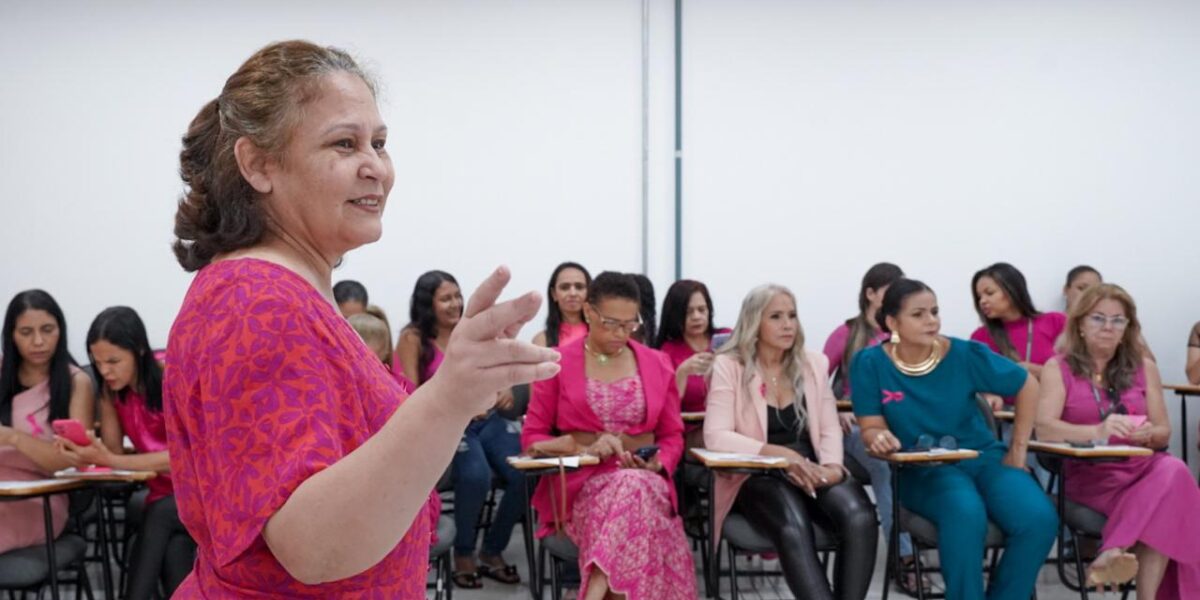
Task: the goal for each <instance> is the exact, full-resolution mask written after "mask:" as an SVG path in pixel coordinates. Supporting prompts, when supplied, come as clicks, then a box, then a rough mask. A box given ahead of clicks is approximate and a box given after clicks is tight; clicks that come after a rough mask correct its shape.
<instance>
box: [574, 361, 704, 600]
mask: <svg viewBox="0 0 1200 600" xmlns="http://www.w3.org/2000/svg"><path fill="white" fill-rule="evenodd" d="M587 400H588V406H589V407H591V409H592V411H593V412H595V413H596V416H597V417H599V418H600V421H601V422H602V423H603V424H604V430H605V431H607V432H610V433H621V432H623V431H625V430H627V429H630V428H632V427H636V426H637V425H639V424H640V423H642V421H644V420H645V419H646V400H645V397H644V396H643V394H642V380H641V378H639V377H636V376H634V377H627V378H624V379H620V380H617V381H613V382H601V381H596V380H594V379H588V380H587ZM670 485H671V484H670V482H669V480H667V479H666V478H664V477H663V476H662V475H661V474H658V473H652V472H650V471H647V470H644V469H616V470H613V471H609V472H606V473H602V474H598V475H595V476H594V477H592V478H590V479H588V481H587V483H585V484H584V485H583V489H582V490H581V491H580V493H579V496H578V497H577V498H576V499H575V506H574V507H573V512H572V516H571V521H569V522H568V524H567V534H568V535H569V536H570V537H571V539H572V540H574V541H575V543H576V544H577V545H578V546H579V565H580V573H581V574H582V580H581V583H580V589H581V590H585V589H587V584H588V579H589V577H590V576H591V573H592V569H593V568H597V567H598V568H599V569H601V570H602V571H604V572H605V573H606V574H607V575H608V580H609V587H610V588H611V589H612V590H613V591H614V592H616V593H618V594H625V597H626V598H627V599H628V600H669V599H672V598H679V599H684V598H686V599H689V600H690V599H694V598H696V575H695V567H694V566H693V563H692V555H691V553H690V552H688V544H687V538H686V537H684V534H683V523H682V521H680V519H679V517H678V516H677V515H676V514H675V511H674V509H673V508H672V506H671V489H670Z"/></svg>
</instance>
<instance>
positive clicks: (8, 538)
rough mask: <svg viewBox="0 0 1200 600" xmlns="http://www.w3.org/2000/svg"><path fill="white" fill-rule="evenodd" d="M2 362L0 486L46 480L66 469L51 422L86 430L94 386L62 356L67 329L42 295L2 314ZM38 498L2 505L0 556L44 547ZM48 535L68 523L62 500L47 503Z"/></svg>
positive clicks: (32, 293) (27, 295) (29, 295)
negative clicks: (66, 421)
mask: <svg viewBox="0 0 1200 600" xmlns="http://www.w3.org/2000/svg"><path fill="white" fill-rule="evenodd" d="M0 335H3V339H2V343H3V348H2V350H0V352H2V353H3V354H2V357H3V358H2V360H0V480H2V481H34V480H37V479H46V478H47V477H51V476H52V475H53V474H54V472H55V471H58V470H60V469H65V468H67V467H69V466H70V463H69V462H68V461H67V460H66V458H64V457H63V456H62V455H61V454H59V452H58V450H57V449H55V447H54V434H53V431H52V430H51V429H50V423H51V422H52V421H54V420H56V419H67V418H70V419H75V420H76V421H79V422H80V423H82V424H83V425H84V427H85V428H90V427H91V426H92V405H93V402H92V399H93V392H92V389H93V388H92V380H91V378H89V377H88V376H87V374H86V373H84V372H83V371H82V370H80V369H79V367H76V366H75V359H73V358H71V353H70V352H68V351H67V323H66V320H65V319H64V318H63V312H62V309H61V308H59V307H58V303H57V302H55V301H54V298H52V297H51V296H50V294H47V293H46V292H43V291H42V290H27V291H24V292H21V293H19V294H17V295H16V296H14V297H13V299H12V301H11V302H9V303H8V310H7V311H6V312H5V313H4V330H3V332H2V333H0ZM42 510H43V508H42V499H41V498H31V499H29V500H21V501H18V502H0V554H3V553H5V552H8V551H9V550H13V549H16V548H24V547H26V546H33V545H35V544H41V543H43V542H45V541H46V525H45V522H44V521H43V515H42ZM50 513H51V521H52V523H53V529H54V535H55V537H57V536H58V535H59V534H60V533H62V530H63V527H64V526H65V525H66V522H67V497H66V496H65V495H63V494H58V495H55V496H51V497H50Z"/></svg>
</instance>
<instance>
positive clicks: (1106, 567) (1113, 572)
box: [1087, 548, 1138, 589]
mask: <svg viewBox="0 0 1200 600" xmlns="http://www.w3.org/2000/svg"><path fill="white" fill-rule="evenodd" d="M1105 555H1108V558H1105ZM1137 572H1138V561H1137V557H1136V556H1134V555H1133V554H1130V553H1128V552H1126V551H1124V550H1121V549H1119V548H1113V549H1110V550H1106V551H1104V552H1103V553H1101V554H1100V556H1097V557H1096V560H1094V561H1092V564H1091V566H1089V567H1088V572H1087V585H1088V587H1090V588H1096V589H1103V588H1107V587H1112V588H1114V589H1115V588H1117V587H1118V586H1120V585H1121V584H1124V583H1128V582H1129V581H1130V580H1131V579H1133V578H1134V577H1136V576H1137Z"/></svg>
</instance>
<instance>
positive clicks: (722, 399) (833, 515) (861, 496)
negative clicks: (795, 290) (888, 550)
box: [704, 285, 879, 599]
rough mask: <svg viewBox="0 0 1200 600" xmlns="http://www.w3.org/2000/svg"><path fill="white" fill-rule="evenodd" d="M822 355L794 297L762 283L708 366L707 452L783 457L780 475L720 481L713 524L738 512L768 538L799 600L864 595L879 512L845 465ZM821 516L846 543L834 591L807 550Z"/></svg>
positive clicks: (837, 565)
mask: <svg viewBox="0 0 1200 600" xmlns="http://www.w3.org/2000/svg"><path fill="white" fill-rule="evenodd" d="M828 372H829V371H828V367H827V366H826V360H825V356H824V355H823V354H821V353H820V352H815V351H811V352H810V351H808V350H806V349H805V348H804V330H803V328H801V326H800V321H799V319H798V318H797V317H796V300H795V297H794V296H793V295H792V293H791V292H790V291H788V289H787V288H784V287H782V286H777V285H763V286H759V287H757V288H754V289H753V290H751V291H750V293H749V294H747V295H746V299H745V300H743V301H742V311H741V314H739V315H738V321H737V325H736V326H734V328H733V337H732V339H731V340H730V341H729V342H728V343H726V344H724V345H723V347H722V348H721V349H720V350H719V351H718V353H717V357H716V359H715V360H714V361H713V372H712V381H711V383H710V386H709V392H708V414H707V415H706V416H705V419H704V442H705V446H706V447H707V448H709V449H711V450H716V451H720V452H737V453H744V454H764V455H767V456H782V457H785V458H787V459H788V468H787V470H786V475H785V476H783V477H780V476H777V474H775V473H766V474H763V475H752V476H747V475H720V476H718V477H717V479H716V483H715V486H716V490H715V491H716V507H715V508H714V509H713V510H714V511H716V526H715V528H714V530H713V531H714V535H716V533H715V532H719V531H721V526H722V523H724V521H725V516H726V515H727V514H729V512H730V510H736V511H738V513H739V514H740V515H742V516H743V517H745V518H746V520H747V521H749V522H750V523H751V524H752V525H754V527H755V529H757V530H758V531H759V532H760V533H762V534H763V535H766V536H767V537H768V538H770V539H771V542H772V543H773V545H774V546H775V549H776V551H777V552H778V553H779V562H780V566H781V567H782V568H783V575H784V578H785V579H786V580H787V583H788V588H790V589H791V591H792V594H793V595H794V596H795V597H797V598H817V599H820V598H830V599H832V598H842V599H861V598H864V597H866V595H867V589H868V588H869V587H870V585H871V573H872V571H873V569H874V566H875V544H876V541H877V540H878V537H879V527H878V526H877V525H876V524H875V508H874V507H873V506H872V505H871V499H870V498H868V497H867V494H866V492H865V491H863V488H862V486H861V485H859V484H858V482H856V481H854V479H853V478H851V477H850V475H849V473H848V472H847V471H846V469H845V467H843V466H842V429H841V425H839V424H838V418H837V402H836V401H835V400H834V397H833V392H832V390H830V388H829V375H828ZM819 513H823V514H824V515H825V516H827V517H828V518H829V520H830V521H832V522H833V526H834V528H835V529H836V533H835V534H836V536H837V537H838V539H840V540H842V545H841V548H839V550H838V552H837V557H836V563H835V564H834V581H833V585H832V589H831V586H830V583H829V581H828V580H827V579H826V577H825V567H824V566H823V565H822V564H821V561H820V559H819V558H818V556H817V550H816V548H815V547H814V546H813V535H814V533H813V520H814V518H816V517H815V516H816V515H817V514H819Z"/></svg>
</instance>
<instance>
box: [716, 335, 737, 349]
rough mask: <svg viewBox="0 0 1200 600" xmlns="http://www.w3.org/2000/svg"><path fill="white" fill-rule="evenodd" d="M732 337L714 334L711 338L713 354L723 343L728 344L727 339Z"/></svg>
mask: <svg viewBox="0 0 1200 600" xmlns="http://www.w3.org/2000/svg"><path fill="white" fill-rule="evenodd" d="M732 336H733V334H732V333H714V334H713V336H712V349H713V352H716V351H717V350H719V349H720V348H721V346H724V345H725V342H728V341H729V338H730V337H732Z"/></svg>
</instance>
